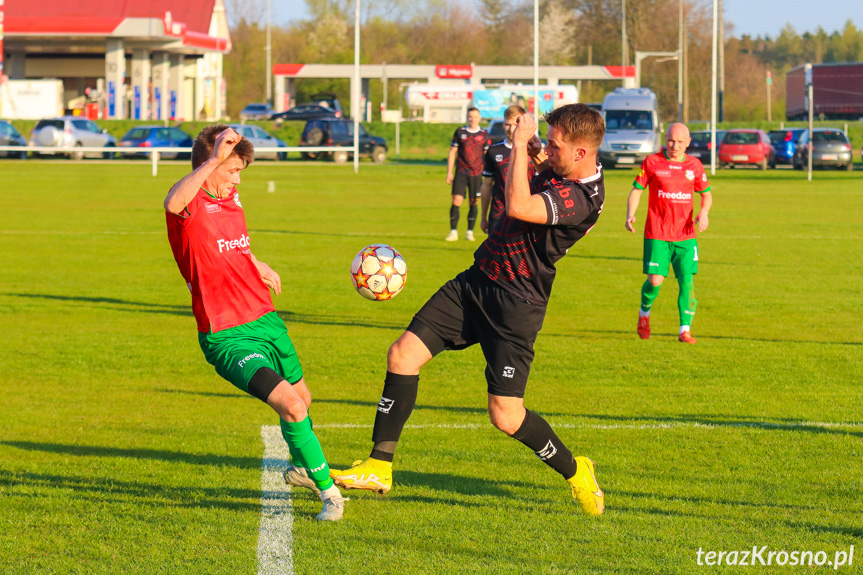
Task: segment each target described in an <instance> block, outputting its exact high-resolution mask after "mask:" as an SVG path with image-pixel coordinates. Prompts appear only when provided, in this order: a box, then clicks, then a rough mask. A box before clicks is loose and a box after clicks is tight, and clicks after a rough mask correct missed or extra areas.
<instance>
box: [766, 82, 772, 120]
mask: <svg viewBox="0 0 863 575" xmlns="http://www.w3.org/2000/svg"><path fill="white" fill-rule="evenodd" d="M771 84H773V78H772V77H771V75H770V70H767V121H768V122H772V121H773V115H772V114H771V113H770V86H771Z"/></svg>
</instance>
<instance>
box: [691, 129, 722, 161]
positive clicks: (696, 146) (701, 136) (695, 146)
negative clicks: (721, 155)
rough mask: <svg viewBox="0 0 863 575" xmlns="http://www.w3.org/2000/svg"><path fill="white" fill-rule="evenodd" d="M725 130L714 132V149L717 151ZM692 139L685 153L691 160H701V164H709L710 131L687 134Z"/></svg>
mask: <svg viewBox="0 0 863 575" xmlns="http://www.w3.org/2000/svg"><path fill="white" fill-rule="evenodd" d="M725 133H726V131H725V130H716V149H717V150H718V149H719V144H721V143H722V138H724V137H725ZM689 135H690V137H692V142H690V143H689V147H688V148H687V149H686V153H687V154H689V155H690V156H692V157H693V158H698V159H699V160H701V163H702V164H709V163H710V130H703V131H695V132H692V133H690V134H689Z"/></svg>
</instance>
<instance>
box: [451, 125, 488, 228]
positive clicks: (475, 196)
mask: <svg viewBox="0 0 863 575" xmlns="http://www.w3.org/2000/svg"><path fill="white" fill-rule="evenodd" d="M481 119H482V118H481V116H480V113H479V110H477V109H476V108H468V109H467V126H462V127H461V128H459V129H458V130H456V131H455V134H453V136H452V147H450V150H449V158H448V160H447V170H446V183H448V184H452V206H450V209H449V223H450V232H449V235H448V236H447V237H446V241H448V242H454V241H456V240H458V218H459V207H460V206H461V204H462V202H463V201H464V197H465V194H467V195H468V200H469V203H470V209H469V210H468V212H467V232H466V233H465V236H464V239H466V240H468V241H469V242H472V241H474V240H475V239H476V238H475V237H474V235H473V227H474V225H475V224H476V213H477V201H479V197H480V188H481V187H482V156H483V154H484V153H485V151H486V150H487V149H488V147H489V146H490V145H491V136H489V135H488V132H486V131H485V130H483V129H481V128H480V127H479V122H480V120H481Z"/></svg>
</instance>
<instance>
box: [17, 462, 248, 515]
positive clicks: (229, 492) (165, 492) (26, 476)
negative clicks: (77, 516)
mask: <svg viewBox="0 0 863 575" xmlns="http://www.w3.org/2000/svg"><path fill="white" fill-rule="evenodd" d="M0 486H4V487H15V486H24V487H26V488H28V496H29V495H30V494H29V490H31V489H42V490H46V489H58V490H63V491H64V492H68V491H72V492H75V493H76V494H77V495H78V498H79V499H92V500H94V501H98V502H99V503H100V504H101V503H104V502H106V501H114V502H116V503H123V504H128V502H129V501H128V498H137V499H140V500H142V501H146V505H147V506H157V505H162V506H165V507H200V508H204V509H211V508H214V507H218V508H223V509H230V510H235V511H250V512H253V513H260V510H261V503H260V498H261V492H260V491H258V490H256V489H236V488H230V487H226V488H221V487H200V486H198V485H194V486H190V487H172V486H167V485H163V484H157V483H137V482H131V481H122V480H118V479H116V478H93V477H76V476H72V475H55V474H43V473H31V472H25V473H12V472H10V471H8V470H0ZM44 495H45V496H46V497H48V496H50V495H48V494H44ZM8 496H9V495H7V497H8ZM62 497H63V499H64V500H67V499H70V498H72V497H70V496H69V495H68V493H63V495H62ZM237 500H245V501H237Z"/></svg>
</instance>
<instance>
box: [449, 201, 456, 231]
mask: <svg viewBox="0 0 863 575" xmlns="http://www.w3.org/2000/svg"><path fill="white" fill-rule="evenodd" d="M449 229H451V230H457V229H458V206H450V207H449Z"/></svg>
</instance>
